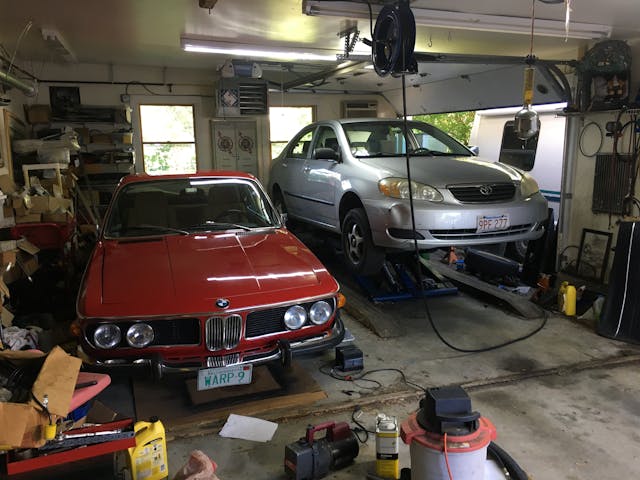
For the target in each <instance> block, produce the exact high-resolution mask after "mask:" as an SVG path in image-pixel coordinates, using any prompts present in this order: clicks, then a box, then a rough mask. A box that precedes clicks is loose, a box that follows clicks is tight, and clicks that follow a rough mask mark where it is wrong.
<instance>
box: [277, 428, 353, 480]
mask: <svg viewBox="0 0 640 480" xmlns="http://www.w3.org/2000/svg"><path fill="white" fill-rule="evenodd" d="M322 430H326V431H327V433H326V435H325V437H324V438H321V439H319V440H314V435H315V433H316V432H320V431H322ZM359 451H360V447H359V445H358V439H357V437H356V435H355V434H354V433H353V432H352V431H351V428H350V427H349V424H348V423H346V422H337V423H336V422H326V423H321V424H320V425H316V426H312V425H309V426H308V427H307V433H306V435H305V436H304V437H302V438H300V439H299V440H298V441H297V442H294V443H291V444H289V445H287V446H286V447H285V450H284V471H285V473H286V474H287V477H288V478H293V479H295V480H316V479H318V478H322V477H324V476H326V475H327V474H328V473H329V472H330V471H331V470H338V469H340V468H343V467H346V466H348V465H349V464H351V463H352V462H353V460H354V459H355V458H356V457H357V456H358V453H359Z"/></svg>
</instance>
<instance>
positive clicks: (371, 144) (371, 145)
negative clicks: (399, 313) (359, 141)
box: [366, 135, 382, 154]
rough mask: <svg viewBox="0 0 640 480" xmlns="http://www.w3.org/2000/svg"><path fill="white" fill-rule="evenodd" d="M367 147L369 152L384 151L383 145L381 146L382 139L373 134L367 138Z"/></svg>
mask: <svg viewBox="0 0 640 480" xmlns="http://www.w3.org/2000/svg"><path fill="white" fill-rule="evenodd" d="M366 147H367V152H369V154H372V153H380V152H381V151H382V147H381V146H380V140H378V139H377V138H376V137H374V136H373V135H372V136H370V137H369V138H368V139H367V145H366Z"/></svg>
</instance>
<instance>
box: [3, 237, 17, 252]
mask: <svg viewBox="0 0 640 480" xmlns="http://www.w3.org/2000/svg"><path fill="white" fill-rule="evenodd" d="M16 248H18V242H16V241H15V240H2V241H0V252H8V251H11V250H15V249H16Z"/></svg>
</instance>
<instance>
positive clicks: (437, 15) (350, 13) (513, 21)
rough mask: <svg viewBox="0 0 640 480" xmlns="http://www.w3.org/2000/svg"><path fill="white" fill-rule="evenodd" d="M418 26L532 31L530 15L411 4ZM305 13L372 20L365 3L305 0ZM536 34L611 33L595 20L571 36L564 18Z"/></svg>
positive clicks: (540, 26) (573, 27) (539, 23)
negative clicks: (430, 7) (519, 15)
mask: <svg viewBox="0 0 640 480" xmlns="http://www.w3.org/2000/svg"><path fill="white" fill-rule="evenodd" d="M371 7H372V10H373V16H374V18H375V17H377V15H378V13H379V12H380V9H381V8H382V7H381V6H380V5H371ZM411 11H412V12H413V16H414V17H415V19H416V25H421V26H427V27H441V28H453V29H464V30H478V31H486V32H500V33H516V34H526V35H530V34H531V18H527V17H508V16H505V15H484V14H479V13H463V12H451V11H447V10H431V9H427V8H415V7H411ZM302 12H303V13H304V14H306V15H311V16H322V15H327V16H333V17H342V18H362V19H367V20H368V19H369V8H368V7H367V4H366V3H359V2H339V1H338V2H334V1H331V2H328V1H322V0H302ZM535 34H536V35H542V36H548V37H565V35H566V36H568V37H569V38H582V39H598V38H608V37H610V36H611V27H610V26H609V25H598V24H595V23H578V22H570V23H569V31H568V35H567V32H566V30H565V22H564V20H545V19H541V18H536V19H535Z"/></svg>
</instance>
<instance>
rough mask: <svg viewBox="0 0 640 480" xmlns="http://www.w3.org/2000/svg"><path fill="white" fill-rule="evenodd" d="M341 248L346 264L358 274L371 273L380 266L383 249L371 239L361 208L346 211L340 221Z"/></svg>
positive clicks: (367, 223) (382, 259)
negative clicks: (342, 219)
mask: <svg viewBox="0 0 640 480" xmlns="http://www.w3.org/2000/svg"><path fill="white" fill-rule="evenodd" d="M342 249H343V252H344V257H345V259H346V261H347V266H348V267H349V268H350V269H351V270H352V271H353V272H354V273H357V274H360V275H372V274H374V273H377V272H379V271H380V269H381V268H382V263H383V262H384V258H385V254H384V250H383V249H381V248H379V247H376V246H375V245H374V244H373V241H372V240H371V228H370V227H369V221H368V220H367V214H366V213H365V211H364V209H362V208H354V209H352V210H349V211H348V212H347V215H346V216H345V217H344V221H343V222H342Z"/></svg>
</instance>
